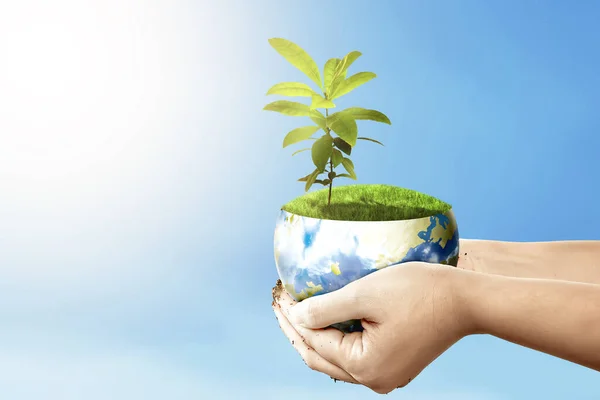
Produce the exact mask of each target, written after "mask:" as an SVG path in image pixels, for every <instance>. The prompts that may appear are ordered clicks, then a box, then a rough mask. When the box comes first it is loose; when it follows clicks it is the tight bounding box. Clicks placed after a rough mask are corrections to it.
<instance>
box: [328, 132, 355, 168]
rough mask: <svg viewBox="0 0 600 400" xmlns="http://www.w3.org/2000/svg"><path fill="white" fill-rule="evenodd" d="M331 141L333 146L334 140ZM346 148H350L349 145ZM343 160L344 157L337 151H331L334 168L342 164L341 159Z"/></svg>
mask: <svg viewBox="0 0 600 400" xmlns="http://www.w3.org/2000/svg"><path fill="white" fill-rule="evenodd" d="M333 141H334V144H335V139H333ZM346 144H347V143H346ZM348 147H350V145H348ZM350 148H351V147H350ZM343 158H344V156H343V155H342V153H341V152H340V151H339V150H338V149H333V151H332V153H331V162H332V163H333V167H334V168H335V167H337V166H338V165H340V164H341V163H342V159H343Z"/></svg>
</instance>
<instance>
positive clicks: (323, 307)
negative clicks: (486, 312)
mask: <svg viewBox="0 0 600 400" xmlns="http://www.w3.org/2000/svg"><path fill="white" fill-rule="evenodd" d="M456 272H457V269H456V268H454V267H449V266H444V265H435V264H427V263H421V262H411V263H404V264H401V265H396V266H391V267H387V268H385V269H382V270H380V271H377V272H376V273H372V274H370V275H368V276H366V277H364V278H362V279H359V280H357V281H354V282H352V283H350V284H348V285H347V286H345V287H343V288H341V289H339V290H336V291H334V292H332V293H327V294H324V295H320V296H315V297H311V298H308V299H306V300H304V301H302V302H300V303H297V302H296V301H294V300H293V299H292V298H291V297H290V296H289V294H288V293H287V292H286V291H285V290H281V292H280V293H275V291H274V302H273V310H274V312H275V314H276V316H277V320H278V322H279V326H280V327H281V329H282V330H283V332H284V333H285V335H286V336H287V337H288V339H289V340H290V342H291V343H292V345H293V346H294V347H295V349H296V350H297V351H298V352H299V353H300V355H301V357H302V358H303V359H304V362H305V363H306V364H307V365H308V366H309V367H310V368H311V369H313V370H315V371H319V372H322V373H324V374H327V375H329V376H330V377H331V378H333V379H335V380H341V381H345V382H349V383H355V384H362V385H364V386H367V387H368V388H370V389H371V390H373V391H375V392H377V393H381V394H384V393H389V392H391V391H392V390H394V389H396V388H399V387H403V386H405V385H407V384H408V383H409V382H410V381H411V380H412V379H414V378H415V377H416V376H417V375H418V374H419V373H420V372H421V371H422V370H423V369H424V368H425V367H426V366H427V365H429V364H430V363H431V362H432V361H433V360H435V359H436V358H437V357H438V356H439V355H440V354H442V353H443V352H444V351H445V350H447V349H448V348H449V347H450V346H452V345H453V344H454V343H456V342H457V341H458V340H460V339H461V338H462V337H464V336H466V335H468V334H470V333H472V332H473V331H474V327H473V326H469V323H465V322H466V321H467V318H466V317H465V315H463V314H464V312H463V310H464V308H463V307H461V305H460V304H459V303H460V296H459V295H457V294H456V293H454V290H453V285H452V284H451V280H452V276H451V275H452V274H455V273H456ZM352 319H359V320H361V323H362V326H363V328H364V330H363V331H362V332H354V333H350V334H344V333H342V332H340V331H339V330H337V329H334V328H327V327H328V326H330V325H331V324H334V323H338V322H343V321H347V320H352Z"/></svg>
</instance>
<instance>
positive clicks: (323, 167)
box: [264, 38, 391, 205]
mask: <svg viewBox="0 0 600 400" xmlns="http://www.w3.org/2000/svg"><path fill="white" fill-rule="evenodd" d="M269 43H270V44H271V46H272V47H273V48H274V49H275V50H276V51H277V52H278V53H279V54H281V55H282V56H283V57H284V58H285V59H286V60H287V61H288V62H289V63H290V64H292V65H293V66H294V67H296V68H298V69H299V70H300V71H302V72H303V73H304V74H305V75H306V76H308V77H309V78H310V79H311V80H312V81H313V82H314V83H315V84H316V85H317V86H318V87H319V89H320V93H318V92H316V91H314V90H313V89H312V88H311V87H310V86H308V85H306V84H304V83H300V82H283V83H278V84H276V85H274V86H273V87H271V89H269V91H268V92H267V95H270V94H276V95H281V96H289V97H308V98H310V99H311V104H310V105H306V104H303V103H299V102H295V101H288V100H278V101H274V102H272V103H269V104H267V105H266V106H265V107H264V110H267V111H275V112H279V113H281V114H284V115H289V116H293V117H309V118H310V119H311V120H312V121H313V122H314V123H315V124H316V125H308V126H302V127H300V128H296V129H294V130H292V131H291V132H289V133H288V134H287V135H286V136H285V138H284V139H283V147H284V148H285V147H287V146H289V145H292V144H295V143H299V142H302V141H304V140H314V143H313V145H312V146H311V147H309V148H304V149H301V150H298V151H296V152H294V153H293V154H292V156H294V155H296V154H298V153H300V152H302V151H306V150H311V155H312V161H313V164H314V165H315V169H314V171H313V172H311V173H310V174H308V175H306V176H305V177H303V178H300V179H298V181H301V182H306V183H305V186H304V191H305V192H307V191H308V190H309V189H310V187H311V186H312V185H313V184H315V183H318V184H321V185H323V186H329V197H328V200H327V204H328V205H330V204H331V188H332V187H333V181H334V179H336V178H350V179H354V180H356V172H355V171H354V163H353V162H352V160H350V158H349V157H346V156H350V154H351V153H352V149H353V148H354V146H356V142H357V140H368V141H371V142H374V143H378V144H380V145H382V146H383V143H381V142H379V141H377V140H375V139H370V138H367V137H359V136H358V126H357V124H356V121H357V120H371V121H376V122H383V123H385V124H388V125H391V122H390V119H389V118H388V117H387V116H385V115H384V114H383V113H381V112H379V111H376V110H369V109H365V108H361V107H350V108H347V109H345V110H341V111H337V112H335V113H333V114H331V115H329V110H330V109H333V108H336V106H335V104H334V102H333V100H335V99H337V98H340V97H342V96H344V95H346V94H348V93H350V92H351V91H352V90H354V89H356V88H357V87H359V86H361V85H363V84H365V83H366V82H368V81H370V80H371V79H373V78H375V77H376V75H375V74H374V73H373V72H358V73H356V74H354V75H352V76H350V77H348V78H347V77H346V73H347V71H348V67H350V65H352V63H353V62H354V61H356V59H357V58H358V57H360V56H361V55H362V54H361V53H360V52H358V51H351V52H350V53H348V54H346V56H345V57H344V58H342V59H339V58H331V59H329V60H327V62H326V63H325V66H324V68H323V80H322V81H321V72H320V71H319V67H318V66H317V64H316V63H315V61H314V60H313V59H312V57H311V56H310V55H308V53H306V51H304V50H303V49H302V48H301V47H300V46H298V45H297V44H295V43H292V42H290V41H289V40H286V39H280V38H273V39H269ZM320 108H322V109H324V110H325V114H323V113H322V112H321V111H319V109H320ZM319 130H321V131H322V132H324V134H323V135H322V136H321V137H313V135H314V134H315V133H316V132H317V131H319ZM342 153H344V154H346V156H344V154H342ZM340 164H341V165H342V166H343V167H344V169H345V170H346V172H345V173H341V174H338V173H337V172H336V171H335V168H337V167H338V166H340ZM325 173H326V174H327V175H326V178H325V179H319V176H320V175H321V174H325Z"/></svg>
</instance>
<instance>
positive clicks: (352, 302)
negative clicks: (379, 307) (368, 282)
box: [289, 281, 374, 329]
mask: <svg viewBox="0 0 600 400" xmlns="http://www.w3.org/2000/svg"><path fill="white" fill-rule="evenodd" d="M357 282H358V281H356V282H353V283H351V284H349V285H347V286H345V287H343V288H341V289H338V290H336V291H333V292H331V293H326V294H322V295H319V296H314V297H310V298H308V299H306V300H303V301H301V302H300V303H298V304H296V305H294V306H293V307H291V308H290V314H289V316H290V321H293V322H294V324H295V325H302V326H304V327H306V328H313V329H317V328H325V327H327V326H330V325H332V324H336V323H339V322H345V321H348V320H352V319H368V320H371V319H373V317H374V315H373V314H372V313H373V310H372V309H370V307H369V303H371V302H370V301H369V299H368V298H364V297H361V298H360V301H359V297H358V296H357V295H356V289H355V286H353V285H354V283H357ZM371 308H372V307H371Z"/></svg>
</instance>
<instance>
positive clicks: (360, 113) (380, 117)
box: [344, 107, 392, 125]
mask: <svg viewBox="0 0 600 400" xmlns="http://www.w3.org/2000/svg"><path fill="white" fill-rule="evenodd" d="M344 112H345V113H348V114H350V115H352V117H353V118H354V119H366V120H370V121H375V122H383V123H384V124H388V125H391V124H392V122H391V121H390V119H389V118H388V117H387V116H386V115H385V114H384V113H382V112H379V111H377V110H367V109H366V108H361V107H350V108H347V109H345V110H344Z"/></svg>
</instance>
